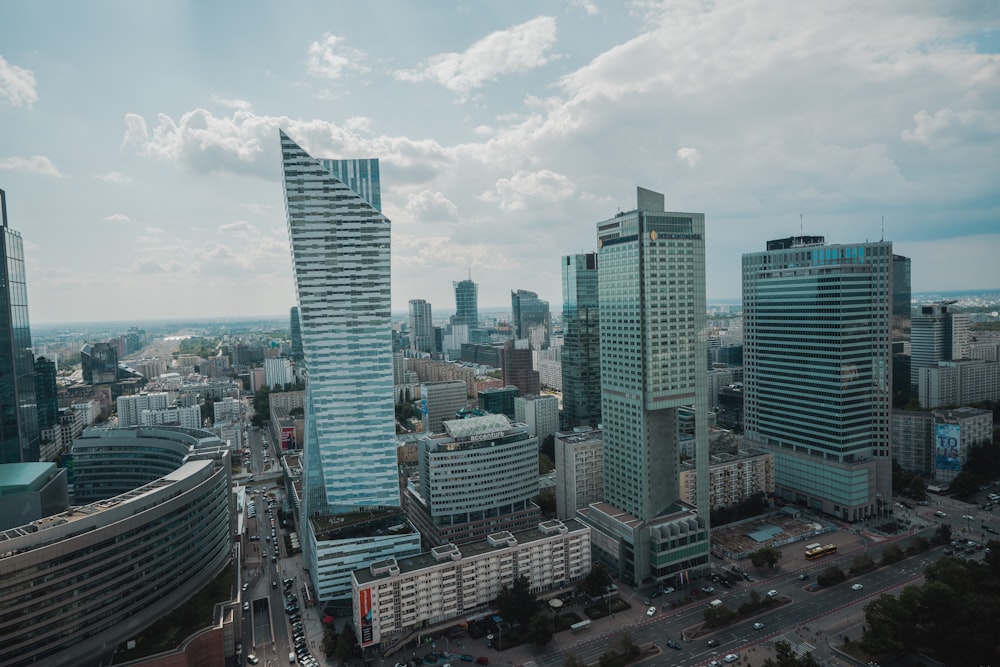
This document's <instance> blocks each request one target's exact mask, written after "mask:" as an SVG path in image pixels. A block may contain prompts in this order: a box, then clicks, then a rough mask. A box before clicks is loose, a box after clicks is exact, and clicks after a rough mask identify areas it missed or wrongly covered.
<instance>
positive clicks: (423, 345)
mask: <svg viewBox="0 0 1000 667" xmlns="http://www.w3.org/2000/svg"><path fill="white" fill-rule="evenodd" d="M410 347H411V348H412V349H413V350H415V351H417V352H427V353H428V354H430V353H433V352H436V351H437V350H435V348H434V319H433V317H432V314H431V304H429V303H427V302H426V301H424V300H423V299H410Z"/></svg>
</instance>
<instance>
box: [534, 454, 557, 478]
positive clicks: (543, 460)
mask: <svg viewBox="0 0 1000 667" xmlns="http://www.w3.org/2000/svg"><path fill="white" fill-rule="evenodd" d="M555 469H556V464H555V463H553V462H552V459H550V458H549V457H548V456H546V455H545V454H542V453H539V454H538V474H539V475H546V474H548V473H550V472H552V471H553V470H555Z"/></svg>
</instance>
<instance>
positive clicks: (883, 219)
mask: <svg viewBox="0 0 1000 667" xmlns="http://www.w3.org/2000/svg"><path fill="white" fill-rule="evenodd" d="M882 240H883V241H885V216H884V215H883V216H882Z"/></svg>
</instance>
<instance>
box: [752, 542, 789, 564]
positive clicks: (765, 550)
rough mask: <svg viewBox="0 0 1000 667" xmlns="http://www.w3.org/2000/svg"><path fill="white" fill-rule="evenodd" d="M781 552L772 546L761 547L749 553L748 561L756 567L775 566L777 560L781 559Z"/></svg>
mask: <svg viewBox="0 0 1000 667" xmlns="http://www.w3.org/2000/svg"><path fill="white" fill-rule="evenodd" d="M781 555H782V554H781V552H780V551H778V550H777V549H775V548H774V547H770V546H768V547H762V548H760V549H757V551H754V552H753V553H752V554H750V562H751V563H753V566H754V567H756V568H762V567H772V568H773V567H777V565H778V561H780V560H781Z"/></svg>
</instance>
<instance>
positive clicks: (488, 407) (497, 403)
mask: <svg viewBox="0 0 1000 667" xmlns="http://www.w3.org/2000/svg"><path fill="white" fill-rule="evenodd" d="M520 392H521V390H520V389H518V388H517V387H513V386H507V387H495V388H492V389H483V390H482V391H480V392H479V394H478V395H477V398H478V404H479V409H480V410H482V411H483V412H489V413H491V414H494V415H505V416H506V417H507V418H508V419H514V399H516V398H517V397H518V396H519V395H520Z"/></svg>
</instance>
